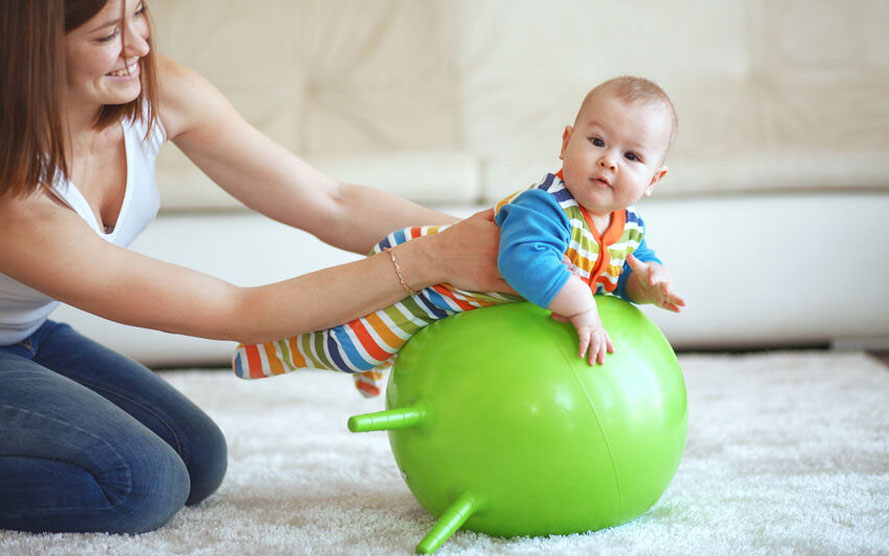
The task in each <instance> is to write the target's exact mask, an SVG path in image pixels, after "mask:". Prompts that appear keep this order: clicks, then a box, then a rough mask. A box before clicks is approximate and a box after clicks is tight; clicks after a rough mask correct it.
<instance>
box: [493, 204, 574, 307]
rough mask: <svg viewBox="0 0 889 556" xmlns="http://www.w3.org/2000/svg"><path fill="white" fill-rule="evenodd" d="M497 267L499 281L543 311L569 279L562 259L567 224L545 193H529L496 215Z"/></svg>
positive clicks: (567, 238)
mask: <svg viewBox="0 0 889 556" xmlns="http://www.w3.org/2000/svg"><path fill="white" fill-rule="evenodd" d="M496 222H497V224H498V225H499V226H500V254H499V258H498V261H497V262H498V266H499V268H500V273H501V274H502V275H503V278H505V279H506V281H507V282H508V283H509V285H510V286H512V288H513V289H515V291H517V292H518V293H519V294H520V295H521V296H522V297H524V298H525V299H527V300H528V301H530V302H532V303H534V304H535V305H538V306H540V307H543V308H546V307H548V306H549V304H550V303H552V300H553V298H554V297H555V296H556V294H557V293H559V290H561V289H562V287H563V286H564V285H565V282H567V281H568V278H569V277H570V276H571V273H570V272H569V270H568V268H567V267H566V266H565V264H564V263H562V257H563V255H564V254H565V250H566V249H567V248H568V243H569V242H570V240H571V232H570V228H571V224H570V223H569V222H568V217H567V216H565V212H564V211H563V210H562V208H561V207H560V206H559V203H558V202H556V200H555V199H554V198H553V197H552V195H550V194H548V193H544V192H543V191H540V190H539V189H529V190H528V191H525V192H523V193H522V194H521V195H519V196H518V197H516V199H515V200H513V201H512V202H511V203H509V204H507V205H505V206H504V207H502V208H501V209H500V212H498V213H497V217H496Z"/></svg>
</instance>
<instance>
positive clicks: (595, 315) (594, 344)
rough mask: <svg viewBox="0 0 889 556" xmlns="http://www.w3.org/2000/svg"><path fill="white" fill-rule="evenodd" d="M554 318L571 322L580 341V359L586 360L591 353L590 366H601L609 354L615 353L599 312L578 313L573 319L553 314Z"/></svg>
mask: <svg viewBox="0 0 889 556" xmlns="http://www.w3.org/2000/svg"><path fill="white" fill-rule="evenodd" d="M553 318H554V319H556V320H558V321H560V322H565V321H570V322H571V324H573V325H574V328H575V329H576V330H577V337H578V339H579V340H580V357H581V358H585V357H587V353H589V357H588V360H589V362H590V365H592V364H594V363H598V364H599V365H601V364H603V363H605V355H606V354H607V353H614V345H613V344H612V343H611V338H609V337H608V332H606V331H605V327H604V326H602V319H600V318H599V312H598V311H596V310H595V309H593V310H592V311H586V312H583V313H578V314H576V315H573V316H571V317H565V316H562V315H556V314H555V313H553ZM587 350H589V352H587Z"/></svg>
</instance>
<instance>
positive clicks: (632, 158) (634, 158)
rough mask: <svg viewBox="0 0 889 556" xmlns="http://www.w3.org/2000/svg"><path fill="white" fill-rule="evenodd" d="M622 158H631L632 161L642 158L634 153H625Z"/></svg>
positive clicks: (640, 160) (638, 160)
mask: <svg viewBox="0 0 889 556" xmlns="http://www.w3.org/2000/svg"><path fill="white" fill-rule="evenodd" d="M624 158H626V159H627V160H632V161H633V162H642V158H640V157H639V155H638V154H636V153H626V154H625V155H624Z"/></svg>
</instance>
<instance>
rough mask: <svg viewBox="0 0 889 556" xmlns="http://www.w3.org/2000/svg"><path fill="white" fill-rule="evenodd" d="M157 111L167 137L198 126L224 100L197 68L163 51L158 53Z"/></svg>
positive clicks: (173, 137)
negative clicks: (169, 56)
mask: <svg viewBox="0 0 889 556" xmlns="http://www.w3.org/2000/svg"><path fill="white" fill-rule="evenodd" d="M157 85H158V103H159V104H160V106H159V109H158V115H159V117H160V119H161V122H162V124H163V126H164V129H165V130H166V132H167V138H168V139H175V138H176V137H177V136H179V135H181V134H183V133H185V132H188V131H190V130H191V129H193V128H194V127H196V126H198V125H199V124H200V122H201V121H202V119H203V118H206V117H207V115H208V113H210V112H212V111H213V110H214V109H215V108H216V107H217V106H219V105H220V104H224V102H225V100H224V98H223V97H222V94H221V93H220V92H219V91H218V90H217V89H216V88H215V87H214V86H213V85H212V84H210V82H209V81H207V80H206V79H204V78H203V77H202V76H201V75H200V74H199V73H198V72H196V71H194V70H192V69H191V68H189V67H188V66H185V65H184V64H181V63H179V62H177V61H175V60H173V59H172V58H168V57H166V56H163V55H158V57H157Z"/></svg>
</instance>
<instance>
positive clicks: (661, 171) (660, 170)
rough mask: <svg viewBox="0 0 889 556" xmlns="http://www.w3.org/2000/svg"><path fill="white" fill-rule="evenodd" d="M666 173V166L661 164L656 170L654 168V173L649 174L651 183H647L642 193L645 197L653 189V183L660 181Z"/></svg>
mask: <svg viewBox="0 0 889 556" xmlns="http://www.w3.org/2000/svg"><path fill="white" fill-rule="evenodd" d="M666 175H667V167H666V166H661V167H660V168H658V169H657V170H655V171H654V175H653V176H651V183H649V184H648V187H647V188H645V193H644V195H645V196H646V197H648V196H649V195H651V193H652V191H654V186H655V184H656V183H657V182H659V181H661V180H662V179H664V176H666Z"/></svg>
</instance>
